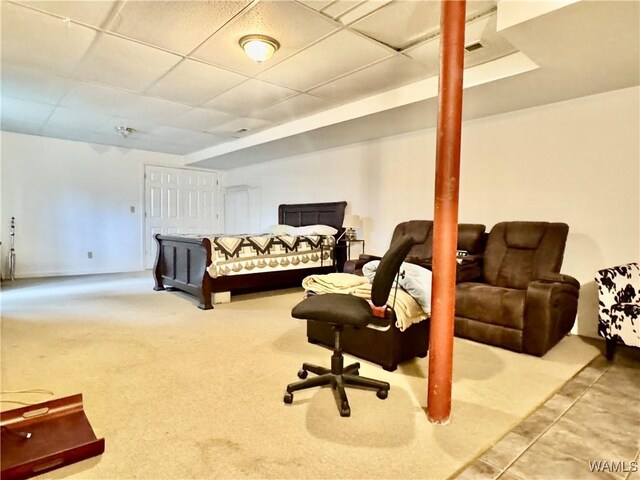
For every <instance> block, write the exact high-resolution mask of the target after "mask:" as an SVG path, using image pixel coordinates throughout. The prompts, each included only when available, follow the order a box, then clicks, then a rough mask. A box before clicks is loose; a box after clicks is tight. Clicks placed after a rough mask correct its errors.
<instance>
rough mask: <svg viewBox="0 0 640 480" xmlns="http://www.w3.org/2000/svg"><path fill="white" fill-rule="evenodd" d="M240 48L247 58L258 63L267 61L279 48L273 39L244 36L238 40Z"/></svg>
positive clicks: (262, 36) (260, 36) (261, 36)
mask: <svg viewBox="0 0 640 480" xmlns="http://www.w3.org/2000/svg"><path fill="white" fill-rule="evenodd" d="M239 43H240V46H241V47H242V49H243V50H244V53H246V54H247V56H248V57H249V58H250V59H251V60H253V61H256V62H258V63H262V62H264V61H265V60H269V59H270V58H271V57H272V56H273V54H274V53H276V51H277V50H278V48H280V44H279V43H278V41H277V40H276V39H274V38H271V37H267V36H266V35H245V36H244V37H242V38H241V39H240V42H239Z"/></svg>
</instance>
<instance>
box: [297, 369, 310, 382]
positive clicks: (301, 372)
mask: <svg viewBox="0 0 640 480" xmlns="http://www.w3.org/2000/svg"><path fill="white" fill-rule="evenodd" d="M308 375H309V372H307V371H306V370H304V369H303V370H298V378H301V379H302V380H304V379H305V378H307V376H308Z"/></svg>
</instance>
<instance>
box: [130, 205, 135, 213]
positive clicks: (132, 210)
mask: <svg viewBox="0 0 640 480" xmlns="http://www.w3.org/2000/svg"><path fill="white" fill-rule="evenodd" d="M131 213H136V207H134V206H133V205H131Z"/></svg>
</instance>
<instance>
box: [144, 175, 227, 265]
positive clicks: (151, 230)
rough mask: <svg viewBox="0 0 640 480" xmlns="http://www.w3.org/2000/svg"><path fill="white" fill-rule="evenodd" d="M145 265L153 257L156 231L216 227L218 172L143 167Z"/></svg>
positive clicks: (213, 229)
mask: <svg viewBox="0 0 640 480" xmlns="http://www.w3.org/2000/svg"><path fill="white" fill-rule="evenodd" d="M145 206H146V211H145V249H144V250H145V267H146V268H152V267H153V264H154V262H155V258H156V242H155V240H154V239H153V236H154V235H155V234H156V233H162V234H175V233H191V234H206V235H208V234H212V233H217V232H219V231H220V229H219V224H218V223H219V220H218V218H219V212H218V174H217V173H216V172H203V171H199V170H187V169H179V168H168V167H155V166H150V165H147V166H146V167H145Z"/></svg>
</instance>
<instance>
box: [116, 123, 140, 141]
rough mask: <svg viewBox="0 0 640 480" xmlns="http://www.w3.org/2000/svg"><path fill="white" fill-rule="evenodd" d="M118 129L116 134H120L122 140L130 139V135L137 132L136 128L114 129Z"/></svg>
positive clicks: (119, 127)
mask: <svg viewBox="0 0 640 480" xmlns="http://www.w3.org/2000/svg"><path fill="white" fill-rule="evenodd" d="M114 128H115V129H116V132H118V133H119V134H120V135H122V138H128V137H129V135H131V134H132V133H135V132H136V129H135V128H131V127H121V126H118V127H114Z"/></svg>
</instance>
